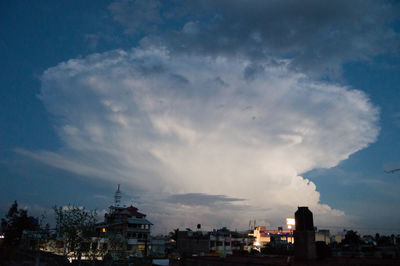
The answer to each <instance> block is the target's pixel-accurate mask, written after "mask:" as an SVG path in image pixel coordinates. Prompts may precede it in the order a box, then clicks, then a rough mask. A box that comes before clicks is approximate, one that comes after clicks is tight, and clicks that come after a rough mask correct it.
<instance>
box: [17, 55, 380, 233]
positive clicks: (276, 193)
mask: <svg viewBox="0 0 400 266" xmlns="http://www.w3.org/2000/svg"><path fill="white" fill-rule="evenodd" d="M288 64H289V62H287V61H279V62H278V64H273V65H269V64H267V63H259V65H257V66H256V67H255V66H253V65H252V64H251V63H250V62H249V61H248V60H247V59H241V58H234V59H233V58H225V57H216V58H213V57H200V56H195V55H176V54H174V55H170V54H169V53H168V51H167V50H165V49H161V48H148V49H133V50H131V51H127V52H126V51H121V50H116V51H112V52H108V53H104V54H94V55H91V56H88V57H87V58H84V59H79V60H69V61H67V62H64V63H61V64H59V65H57V66H55V67H53V68H50V69H48V70H47V71H46V72H45V73H44V74H43V77H42V91H41V95H40V98H41V99H42V101H43V103H44V104H45V106H46V108H47V110H48V111H49V112H50V113H51V115H52V116H53V117H54V121H55V122H56V128H57V130H58V133H59V136H60V138H61V139H62V141H63V142H64V144H65V146H64V147H63V148H62V149H61V150H59V151H56V152H47V151H38V152H33V153H32V152H27V151H20V152H24V153H25V154H27V155H30V156H33V157H34V158H36V159H39V160H41V161H43V162H46V163H48V164H50V165H52V166H55V167H58V168H62V169H65V170H68V171H72V172H75V173H78V174H80V175H86V176H91V177H92V178H101V179H103V180H108V181H111V182H113V183H116V182H118V183H122V184H124V185H125V186H126V187H127V186H130V188H129V189H128V188H126V191H128V190H130V191H132V193H138V194H140V195H141V202H142V206H143V208H144V210H145V211H146V212H147V213H148V214H149V217H150V218H153V219H154V220H155V221H153V223H154V224H156V225H158V226H159V228H164V229H166V230H168V228H173V227H175V228H176V227H178V226H180V227H184V226H190V225H193V224H197V223H198V222H200V220H202V219H206V220H207V221H205V222H203V223H205V224H209V225H210V226H213V225H219V224H221V225H227V226H232V227H233V226H236V227H238V228H240V226H245V225H246V224H247V222H248V220H249V219H252V218H257V219H259V220H263V219H265V220H266V221H265V222H271V221H273V220H274V219H280V220H283V218H285V217H286V216H292V215H293V212H294V211H295V210H296V208H297V206H299V205H306V206H309V207H310V208H311V210H312V211H313V212H314V214H315V216H316V220H317V221H332V219H333V218H335V219H344V218H343V217H344V214H343V212H341V211H339V210H334V209H332V208H330V207H329V206H328V205H326V204H321V203H320V202H319V193H318V192H317V190H316V186H315V184H314V183H313V182H311V181H309V180H308V179H307V178H305V177H302V176H300V175H301V173H304V172H306V171H308V170H311V169H313V168H324V167H332V166H335V165H337V164H338V163H339V162H340V161H341V160H345V159H346V158H348V156H349V155H350V154H352V153H354V152H356V151H358V150H360V149H362V148H364V147H366V146H367V145H368V144H369V143H371V142H373V141H375V139H376V137H377V134H378V128H377V126H376V124H375V123H376V120H377V116H378V111H377V110H376V109H375V108H374V107H373V106H372V105H371V103H370V102H369V100H368V98H367V97H366V96H365V94H363V93H362V92H361V91H357V90H351V89H350V88H346V87H341V86H335V85H328V84H324V83H317V82H313V81H312V80H310V79H309V78H307V77H306V76H305V75H302V74H298V73H293V72H291V71H289V70H288ZM131 189H132V190H131ZM190 193H196V194H192V195H197V196H198V197H200V196H201V195H204V196H205V197H207V195H217V196H216V197H214V198H215V199H219V201H215V202H214V203H210V204H211V205H210V206H204V205H202V204H199V206H197V207H196V206H193V204H192V203H193V202H191V204H190V205H185V203H184V202H183V203H182V202H180V201H177V202H175V203H174V202H171V200H167V199H168V198H169V199H171V197H172V198H174V196H171V195H176V194H179V195H181V194H182V195H185V196H186V197H187V195H191V194H190ZM221 197H222V198H224V197H226V199H232V202H231V203H229V202H227V201H221V200H220V199H221ZM176 198H177V197H176V196H175V199H176ZM178 198H179V199H181V198H182V196H179V197H178ZM211 198H213V197H212V196H210V197H208V198H207V199H208V200H209V202H211V201H210V199H211ZM235 199H245V200H244V201H243V200H235ZM202 217H203V218H202ZM205 217H206V218H205ZM178 221H179V222H178ZM180 223H181V224H182V225H180ZM223 223H225V224H223ZM328 223H329V224H332V222H328Z"/></svg>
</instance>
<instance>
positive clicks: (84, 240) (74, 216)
mask: <svg viewBox="0 0 400 266" xmlns="http://www.w3.org/2000/svg"><path fill="white" fill-rule="evenodd" d="M53 209H54V212H55V214H56V229H57V235H58V237H60V238H62V239H63V241H64V254H65V255H72V256H74V257H75V258H78V259H80V258H81V256H82V254H87V255H89V256H90V254H91V253H93V252H95V250H91V247H92V245H91V238H92V236H94V234H95V225H96V216H97V213H96V211H95V210H93V211H92V210H86V209H85V208H81V207H77V206H73V205H69V206H66V207H57V206H54V207H53Z"/></svg>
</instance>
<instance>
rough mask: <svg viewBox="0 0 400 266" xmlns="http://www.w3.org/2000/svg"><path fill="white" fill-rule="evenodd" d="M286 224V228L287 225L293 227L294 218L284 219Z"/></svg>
mask: <svg viewBox="0 0 400 266" xmlns="http://www.w3.org/2000/svg"><path fill="white" fill-rule="evenodd" d="M286 224H287V225H288V226H289V225H291V226H293V225H295V224H296V221H295V219H294V218H286Z"/></svg>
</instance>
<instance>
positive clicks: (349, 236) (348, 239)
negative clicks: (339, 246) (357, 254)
mask: <svg viewBox="0 0 400 266" xmlns="http://www.w3.org/2000/svg"><path fill="white" fill-rule="evenodd" d="M360 242H361V239H360V236H359V235H358V234H357V232H356V231H353V230H350V231H347V233H346V235H345V237H344V239H343V241H342V243H343V244H349V245H358V244H360Z"/></svg>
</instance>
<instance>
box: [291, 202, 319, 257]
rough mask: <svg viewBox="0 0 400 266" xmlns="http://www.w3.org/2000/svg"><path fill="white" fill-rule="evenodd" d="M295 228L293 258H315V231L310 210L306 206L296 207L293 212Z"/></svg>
mask: <svg viewBox="0 0 400 266" xmlns="http://www.w3.org/2000/svg"><path fill="white" fill-rule="evenodd" d="M295 220H296V230H295V231H294V256H295V259H300V260H312V259H316V258H317V252H316V246H315V231H314V221H313V215H312V212H311V211H310V210H309V209H308V207H298V209H297V211H296V212H295Z"/></svg>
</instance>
